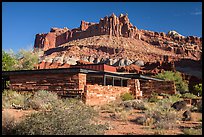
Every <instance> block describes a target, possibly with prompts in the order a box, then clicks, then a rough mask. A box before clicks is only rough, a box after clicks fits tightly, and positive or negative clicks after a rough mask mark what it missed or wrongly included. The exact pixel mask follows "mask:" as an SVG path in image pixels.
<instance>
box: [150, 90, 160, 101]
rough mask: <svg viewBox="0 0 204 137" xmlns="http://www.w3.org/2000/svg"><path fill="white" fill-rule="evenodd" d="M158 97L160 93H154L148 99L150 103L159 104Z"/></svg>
mask: <svg viewBox="0 0 204 137" xmlns="http://www.w3.org/2000/svg"><path fill="white" fill-rule="evenodd" d="M157 96H158V93H155V92H152V93H151V96H150V97H149V98H148V102H157V101H159V99H158V98H157Z"/></svg>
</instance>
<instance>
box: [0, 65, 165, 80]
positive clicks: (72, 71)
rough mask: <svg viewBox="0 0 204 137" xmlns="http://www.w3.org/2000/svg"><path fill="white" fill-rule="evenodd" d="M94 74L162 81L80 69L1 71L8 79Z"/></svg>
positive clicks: (128, 74) (137, 75)
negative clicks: (10, 77)
mask: <svg viewBox="0 0 204 137" xmlns="http://www.w3.org/2000/svg"><path fill="white" fill-rule="evenodd" d="M60 73H61V74H66V73H68V74H76V73H84V74H96V75H105V76H112V77H120V78H126V79H131V78H134V79H143V80H156V81H164V80H163V79H159V78H153V77H149V76H144V75H141V74H136V73H121V72H107V71H97V70H91V69H82V68H55V69H37V70H16V71H2V76H3V77H9V76H11V75H23V74H28V75H29V74H60Z"/></svg>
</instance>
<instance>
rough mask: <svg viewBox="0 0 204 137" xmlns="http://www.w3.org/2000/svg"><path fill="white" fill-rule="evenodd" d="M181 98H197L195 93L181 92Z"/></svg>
mask: <svg viewBox="0 0 204 137" xmlns="http://www.w3.org/2000/svg"><path fill="white" fill-rule="evenodd" d="M181 97H182V98H189V99H195V98H197V96H196V95H194V94H192V93H185V94H182V96H181Z"/></svg>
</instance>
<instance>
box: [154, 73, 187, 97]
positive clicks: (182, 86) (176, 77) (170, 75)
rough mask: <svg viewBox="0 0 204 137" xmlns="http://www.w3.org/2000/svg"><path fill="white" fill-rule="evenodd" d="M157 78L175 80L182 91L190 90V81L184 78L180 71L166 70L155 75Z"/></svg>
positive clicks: (177, 87) (178, 89)
mask: <svg viewBox="0 0 204 137" xmlns="http://www.w3.org/2000/svg"><path fill="white" fill-rule="evenodd" d="M155 77H156V78H162V79H165V80H169V81H174V82H175V85H176V90H177V91H179V92H180V93H184V92H186V91H188V83H187V82H186V81H185V80H183V79H182V76H181V73H180V72H172V71H164V72H163V73H159V74H157V75H156V76H155Z"/></svg>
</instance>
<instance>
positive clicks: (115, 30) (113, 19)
mask: <svg viewBox="0 0 204 137" xmlns="http://www.w3.org/2000/svg"><path fill="white" fill-rule="evenodd" d="M98 35H110V36H117V37H130V38H137V39H140V34H139V31H138V29H137V28H136V27H135V26H133V25H132V24H131V23H130V21H129V18H128V16H127V15H123V14H121V15H120V16H119V17H117V16H116V15H115V14H112V15H111V16H109V17H107V16H106V17H104V18H101V19H100V21H99V23H89V22H85V21H81V25H80V27H79V28H74V29H72V30H69V29H67V28H64V29H59V28H51V30H50V32H49V33H46V34H37V35H36V38H35V44H34V48H41V49H43V50H44V51H45V50H48V49H50V48H54V47H57V46H59V45H61V44H64V43H66V42H68V41H71V40H75V39H81V38H86V37H91V36H98Z"/></svg>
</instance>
